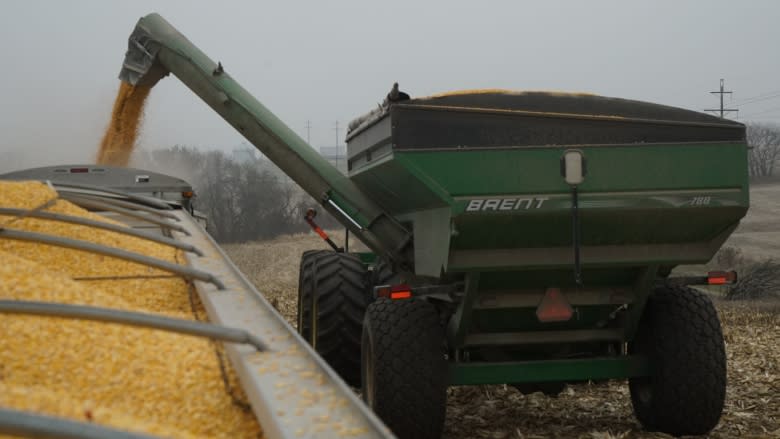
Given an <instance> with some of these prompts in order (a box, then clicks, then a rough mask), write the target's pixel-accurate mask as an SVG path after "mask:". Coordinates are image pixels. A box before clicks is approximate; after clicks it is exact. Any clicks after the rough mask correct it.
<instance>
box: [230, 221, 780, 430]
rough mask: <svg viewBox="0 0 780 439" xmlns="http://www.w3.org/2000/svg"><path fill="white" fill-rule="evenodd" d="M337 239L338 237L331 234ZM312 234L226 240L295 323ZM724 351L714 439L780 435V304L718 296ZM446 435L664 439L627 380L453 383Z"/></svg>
mask: <svg viewBox="0 0 780 439" xmlns="http://www.w3.org/2000/svg"><path fill="white" fill-rule="evenodd" d="M332 237H333V238H334V240H335V241H336V242H339V243H340V242H343V236H342V235H341V234H339V233H338V232H333V233H332ZM325 248H327V245H326V244H324V243H323V242H322V240H321V239H320V238H319V237H318V236H316V235H314V234H306V235H295V236H284V237H280V238H277V239H275V240H272V241H266V242H254V243H247V244H240V245H228V246H226V248H225V249H226V251H227V252H228V254H229V255H230V256H231V258H232V259H233V261H234V262H235V263H236V264H237V265H238V266H239V268H240V269H241V270H242V271H243V272H244V273H246V274H247V276H249V277H250V280H252V281H253V282H254V283H255V284H256V285H257V287H258V288H261V289H262V290H263V292H264V293H265V294H267V296H268V297H269V300H271V301H272V302H273V303H274V304H275V306H276V307H277V309H278V310H279V311H280V312H281V313H282V315H284V317H285V318H287V320H288V321H289V322H290V323H291V324H295V323H294V320H295V316H296V306H297V305H296V301H297V283H298V265H299V262H300V257H301V253H303V251H305V250H308V249H325ZM716 305H717V307H718V311H719V314H720V318H721V320H722V325H723V329H724V336H725V339H726V349H727V356H728V380H729V387H728V393H727V398H726V408H725V411H724V413H723V417H722V419H721V422H720V424H719V425H718V426H717V427H716V428H715V430H714V431H713V432H712V433H711V434H710V436H709V437H713V438H731V437H738V436H739V437H780V396H778V395H780V374H778V370H780V304H777V303H767V304H748V303H739V302H737V303H733V302H725V301H717V302H716ZM448 392H449V393H448V404H447V421H446V422H447V423H446V426H445V434H444V436H443V437H448V438H463V439H465V438H547V437H561V438H563V437H566V438H568V437H574V438H576V437H582V438H612V437H616V438H617V437H619V438H624V437H626V438H628V437H631V438H634V437H636V438H661V437H671V436H667V435H664V434H659V433H648V432H644V431H642V430H641V427H640V426H639V424H638V422H637V421H636V419H635V418H634V416H633V413H632V409H631V402H630V397H629V395H628V387H627V385H626V384H625V383H624V382H618V381H613V382H608V383H604V384H581V385H574V386H568V387H567V388H566V390H564V392H563V393H562V394H561V395H560V396H558V397H557V398H552V397H547V396H544V395H542V394H541V393H534V394H530V395H523V394H521V393H519V392H518V391H516V390H515V389H514V388H512V387H510V386H479V387H461V388H450V390H449V391H448Z"/></svg>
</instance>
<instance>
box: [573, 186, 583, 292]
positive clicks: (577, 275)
mask: <svg viewBox="0 0 780 439" xmlns="http://www.w3.org/2000/svg"><path fill="white" fill-rule="evenodd" d="M579 204H580V203H579V193H578V192H577V186H572V188H571V234H572V247H573V248H574V283H576V284H577V285H580V286H582V266H581V264H580V245H581V243H580V236H581V235H582V233H581V230H580V207H579Z"/></svg>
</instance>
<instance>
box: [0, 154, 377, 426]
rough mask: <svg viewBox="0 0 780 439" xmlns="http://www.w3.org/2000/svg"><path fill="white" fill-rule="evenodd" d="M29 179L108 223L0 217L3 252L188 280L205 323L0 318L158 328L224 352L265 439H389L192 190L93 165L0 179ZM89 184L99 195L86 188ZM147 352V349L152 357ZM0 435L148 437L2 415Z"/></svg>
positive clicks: (9, 304)
mask: <svg viewBox="0 0 780 439" xmlns="http://www.w3.org/2000/svg"><path fill="white" fill-rule="evenodd" d="M36 179H39V180H42V181H46V182H47V184H49V185H51V187H53V188H54V189H55V190H56V191H57V194H58V196H57V198H58V199H62V200H67V201H69V202H71V203H73V204H75V205H77V206H80V207H84V208H85V209H87V210H89V211H90V212H94V213H97V214H99V215H101V216H102V217H105V218H110V219H112V220H114V221H115V222H113V223H112V222H102V221H96V220H94V219H90V218H82V217H78V216H73V215H67V214H63V213H57V212H52V211H49V210H48V208H49V207H51V203H45V204H42V205H40V206H37V208H33V209H14V208H9V207H7V206H0V215H2V218H3V219H4V220H3V222H2V228H1V229H0V240H18V241H25V242H32V243H38V244H45V245H47V246H54V247H60V248H67V249H72V250H76V251H77V252H93V253H96V254H100V255H104V256H107V257H109V258H117V259H121V260H125V261H132V262H135V263H138V264H142V265H145V266H148V267H152V268H156V269H159V270H162V271H164V272H167V273H169V274H171V275H174V276H179V277H181V278H184V279H188V280H190V281H191V282H192V285H193V286H194V288H195V290H196V292H197V295H198V297H199V298H200V300H201V301H202V303H203V305H204V307H205V309H206V312H207V314H208V318H209V322H210V323H205V322H195V321H190V320H182V319H177V318H170V317H162V316H159V315H153V314H149V313H142V312H128V311H121V310H117V309H110V308H102V307H95V306H83V305H72V304H64V303H54V302H41V301H26V300H5V299H4V300H0V313H4V314H25V315H36V316H54V317H59V318H67V319H80V320H89V321H97V322H105V323H106V324H121V325H131V326H138V327H147V328H155V329H159V330H163V331H171V332H175V333H182V334H189V335H193V336H196V337H206V338H209V339H213V340H216V341H220V342H223V343H224V349H225V352H226V355H227V358H228V359H229V361H230V364H231V365H232V368H233V369H234V370H235V372H236V374H237V376H238V381H239V383H240V386H241V388H242V390H243V391H244V393H245V394H246V396H247V398H248V401H249V403H250V405H251V410H252V411H253V412H254V415H255V416H256V417H257V419H258V421H259V423H260V425H261V426H262V429H263V432H264V436H265V437H269V438H301V437H308V438H313V437H317V438H321V437H333V438H335V437H356V438H374V437H391V436H392V435H391V434H390V432H389V431H388V430H387V428H386V427H385V426H383V425H382V423H381V422H380V421H379V420H378V419H377V418H376V417H375V416H374V414H373V413H371V412H370V411H369V410H368V409H367V408H366V407H365V405H364V404H363V403H362V402H361V401H360V400H359V399H358V398H357V397H356V396H355V394H354V393H353V392H352V390H351V389H349V388H348V387H347V386H346V385H345V384H344V383H343V381H342V380H341V379H340V378H338V376H337V374H336V373H335V372H334V371H333V370H332V369H331V368H330V367H329V366H328V365H327V364H326V363H325V362H324V361H323V360H322V359H321V358H320V357H319V356H318V355H316V353H315V352H314V351H313V349H312V348H311V347H310V346H309V345H308V344H306V343H305V342H304V341H303V339H302V338H301V337H300V336H299V335H298V334H297V333H296V332H295V331H294V330H293V329H292V328H291V327H290V326H289V325H288V324H287V323H286V322H285V321H284V320H283V319H282V317H281V316H280V315H279V314H278V313H277V312H276V311H275V310H274V309H273V307H272V306H271V305H270V304H269V303H268V302H267V301H266V300H265V298H263V296H262V295H261V294H260V293H259V292H258V291H257V290H256V289H255V288H254V287H253V286H252V285H251V284H250V283H249V282H248V281H247V279H246V278H245V277H244V276H243V275H242V274H241V273H240V272H239V271H238V269H236V267H235V266H234V265H233V264H232V263H231V262H230V260H229V259H228V258H227V256H226V255H225V254H224V252H223V251H222V250H221V249H220V248H219V246H218V245H217V244H216V243H215V242H214V241H213V240H212V238H211V237H210V236H209V235H208V234H207V233H206V232H205V230H204V229H203V227H202V226H201V225H200V224H199V221H198V219H197V218H195V217H194V216H193V215H192V214H191V211H193V209H192V203H191V201H192V196H193V194H192V187H191V186H190V185H189V184H188V183H186V182H184V181H182V180H179V179H175V178H173V177H169V176H166V175H162V174H158V173H153V172H148V171H143V170H137V169H129V168H115V167H109V166H96V165H71V166H53V167H46V168H36V169H30V170H23V171H18V172H12V173H9V174H5V175H0V181H3V180H22V181H26V180H36ZM96 182H97V183H99V185H92V184H90V183H96ZM9 218H10V220H9ZM25 218H35V219H42V220H46V221H50V222H54V223H62V224H69V225H78V226H87V227H90V228H93V229H94V230H95V231H98V230H109V231H112V232H116V233H120V234H122V235H124V236H132V237H136V238H141V239H143V240H146V241H149V242H155V243H159V244H162V245H165V246H169V247H171V248H175V249H179V250H181V251H182V252H184V254H185V255H186V261H185V263H183V264H174V263H170V262H167V261H164V260H160V259H157V258H155V257H153V256H150V255H144V254H139V253H134V252H130V251H127V250H125V249H122V248H115V247H111V246H107V245H102V244H96V243H94V242H89V241H85V240H78V239H72V238H67V237H63V236H57V235H52V234H48V233H39V232H35V231H30V230H20V229H19V228H18V227H14V224H15V223H16V221H19V220H21V219H25ZM116 221H118V222H119V223H120V224H117V223H116ZM16 224H17V225H18V223H16ZM128 226H129V227H128ZM74 253H75V252H74ZM1 280H2V279H0V281H1ZM44 348H45V347H44ZM150 349H154V347H153V346H150ZM171 378H173V377H171ZM280 386H283V387H280ZM162 397H163V398H164V397H165V396H164V395H162ZM2 433H8V434H15V435H20V436H23V437H117V438H125V437H127V438H130V437H139V438H140V437H151V436H148V435H144V434H135V433H127V432H123V431H119V430H116V429H111V428H106V427H99V426H97V425H91V424H89V423H88V422H86V421H85V422H77V421H74V420H66V419H62V418H58V417H51V416H47V415H43V414H35V413H30V412H19V411H18V410H12V409H8V408H3V409H0V434H2ZM47 435H48V436H47Z"/></svg>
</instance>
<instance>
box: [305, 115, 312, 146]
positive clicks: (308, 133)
mask: <svg viewBox="0 0 780 439" xmlns="http://www.w3.org/2000/svg"><path fill="white" fill-rule="evenodd" d="M306 143H308V144H309V145H311V121H310V120H307V121H306Z"/></svg>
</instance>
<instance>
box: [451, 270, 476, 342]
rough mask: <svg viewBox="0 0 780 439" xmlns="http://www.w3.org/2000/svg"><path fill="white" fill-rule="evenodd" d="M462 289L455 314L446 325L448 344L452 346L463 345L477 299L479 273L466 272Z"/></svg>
mask: <svg viewBox="0 0 780 439" xmlns="http://www.w3.org/2000/svg"><path fill="white" fill-rule="evenodd" d="M464 290H465V292H464V295H463V299H461V302H460V304H459V305H458V309H457V311H455V315H453V316H452V317H451V318H450V321H449V324H448V325H447V338H448V339H449V345H450V346H451V347H454V348H459V347H461V346H463V342H464V340H465V339H466V334H468V332H469V330H470V329H471V317H472V315H473V314H474V313H473V312H472V308H473V307H474V303H475V302H476V301H477V294H478V293H479V273H468V274H467V275H466V281H465V285H464Z"/></svg>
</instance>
